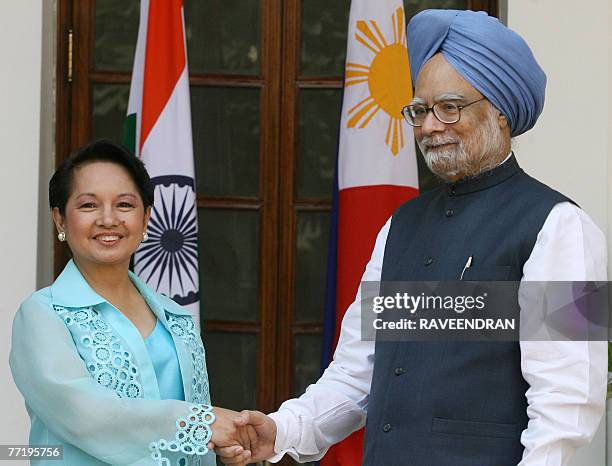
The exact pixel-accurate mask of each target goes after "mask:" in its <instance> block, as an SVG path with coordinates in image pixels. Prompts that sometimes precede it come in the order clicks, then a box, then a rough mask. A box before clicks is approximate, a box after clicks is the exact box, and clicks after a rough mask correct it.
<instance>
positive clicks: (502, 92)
mask: <svg viewBox="0 0 612 466" xmlns="http://www.w3.org/2000/svg"><path fill="white" fill-rule="evenodd" d="M408 50H409V55H410V68H411V72H412V79H413V81H414V82H415V83H416V81H417V78H418V76H419V73H420V72H421V69H422V68H423V65H424V64H425V62H427V60H429V59H430V58H431V57H432V56H433V55H435V54H436V53H438V52H442V54H443V55H444V58H446V60H447V61H448V62H449V63H450V64H451V65H452V66H453V67H454V68H455V69H456V70H457V71H458V72H459V74H460V75H461V76H463V78H464V79H465V80H466V81H467V82H469V83H470V84H471V85H472V86H474V88H476V89H477V90H478V91H480V93H481V94H482V95H483V96H485V97H486V98H487V99H488V100H489V102H491V103H492V104H493V105H494V106H495V107H496V108H497V109H498V110H499V111H500V112H501V113H502V114H503V115H504V116H505V117H506V119H507V120H508V123H509V125H510V131H511V134H512V136H518V135H519V134H523V133H524V132H526V131H528V130H530V129H531V128H533V125H535V123H536V121H537V119H538V117H539V116H540V113H542V107H543V106H544V92H545V89H546V75H545V74H544V71H542V68H540V65H538V63H537V62H536V60H535V58H534V56H533V53H532V52H531V49H530V48H529V46H528V45H527V43H526V42H525V41H524V40H523V39H522V38H521V37H520V36H519V35H518V34H517V33H516V32H514V31H512V30H510V29H508V28H507V27H506V26H504V25H503V24H501V23H500V22H499V21H498V20H497V19H496V18H493V17H491V16H488V15H487V14H486V13H485V12H482V11H480V12H474V11H464V10H425V11H422V12H421V13H419V14H418V15H416V16H415V17H414V18H412V20H411V21H410V24H408Z"/></svg>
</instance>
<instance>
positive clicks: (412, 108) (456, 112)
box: [402, 97, 486, 127]
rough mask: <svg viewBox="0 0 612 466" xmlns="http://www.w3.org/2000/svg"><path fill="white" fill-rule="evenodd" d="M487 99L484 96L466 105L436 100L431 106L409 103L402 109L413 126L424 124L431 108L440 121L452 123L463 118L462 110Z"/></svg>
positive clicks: (404, 115)
mask: <svg viewBox="0 0 612 466" xmlns="http://www.w3.org/2000/svg"><path fill="white" fill-rule="evenodd" d="M485 99H486V97H482V98H481V99H478V100H475V101H474V102H470V103H469V104H465V105H457V104H456V103H454V102H451V101H442V102H436V103H435V104H433V105H432V106H431V107H428V106H427V105H423V104H413V105H407V106H405V107H404V108H403V109H402V116H403V117H404V120H406V122H408V124H409V125H411V126H417V127H418V126H423V122H424V121H425V118H427V114H428V113H429V111H430V110H431V111H432V112H433V114H434V116H435V117H436V118H437V119H438V121H440V122H442V123H445V124H447V125H451V124H453V123H457V122H458V121H459V120H460V119H461V110H463V109H464V108H465V107H469V106H470V105H473V104H475V103H477V102H480V101H482V100H485Z"/></svg>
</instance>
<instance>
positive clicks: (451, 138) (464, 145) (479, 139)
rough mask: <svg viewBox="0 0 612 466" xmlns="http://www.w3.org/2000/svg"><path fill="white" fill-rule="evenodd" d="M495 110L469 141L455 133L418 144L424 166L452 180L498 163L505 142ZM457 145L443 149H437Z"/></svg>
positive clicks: (488, 168) (427, 137)
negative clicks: (442, 146) (446, 145)
mask: <svg viewBox="0 0 612 466" xmlns="http://www.w3.org/2000/svg"><path fill="white" fill-rule="evenodd" d="M496 113H497V112H496V110H495V109H494V108H493V107H491V108H490V111H489V113H488V115H487V118H486V119H485V121H483V122H482V124H480V125H478V126H477V127H476V128H475V129H474V131H473V133H472V135H471V137H470V138H469V139H468V140H467V141H466V140H463V139H461V138H459V137H458V136H456V135H454V134H452V133H451V134H446V135H434V136H425V137H423V138H422V139H421V140H420V141H418V144H419V148H420V149H421V152H422V153H423V157H424V159H425V163H426V164H427V166H428V167H429V169H430V170H431V171H432V173H434V174H435V175H436V176H438V177H440V178H442V179H443V180H450V179H455V178H457V177H459V178H465V177H472V176H476V175H478V174H480V173H483V172H485V171H488V170H492V169H493V168H495V167H496V166H497V165H498V164H499V157H500V156H505V155H508V154H500V151H502V149H503V147H504V145H505V140H504V134H503V132H502V130H501V128H500V127H499V126H498V124H497V115H496ZM443 144H456V145H455V146H452V147H450V148H448V149H444V150H432V149H433V148H434V147H435V146H440V145H443Z"/></svg>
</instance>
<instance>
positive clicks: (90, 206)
mask: <svg viewBox="0 0 612 466" xmlns="http://www.w3.org/2000/svg"><path fill="white" fill-rule="evenodd" d="M95 208H96V205H95V204H94V203H93V202H86V203H85V204H81V209H95Z"/></svg>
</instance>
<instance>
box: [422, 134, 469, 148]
mask: <svg viewBox="0 0 612 466" xmlns="http://www.w3.org/2000/svg"><path fill="white" fill-rule="evenodd" d="M460 143H461V140H460V139H459V138H457V137H455V136H450V135H436V136H424V137H423V139H421V141H420V142H419V145H420V146H421V147H424V148H427V149H429V148H431V147H436V146H443V145H445V144H460Z"/></svg>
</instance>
